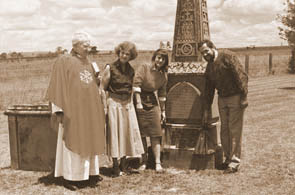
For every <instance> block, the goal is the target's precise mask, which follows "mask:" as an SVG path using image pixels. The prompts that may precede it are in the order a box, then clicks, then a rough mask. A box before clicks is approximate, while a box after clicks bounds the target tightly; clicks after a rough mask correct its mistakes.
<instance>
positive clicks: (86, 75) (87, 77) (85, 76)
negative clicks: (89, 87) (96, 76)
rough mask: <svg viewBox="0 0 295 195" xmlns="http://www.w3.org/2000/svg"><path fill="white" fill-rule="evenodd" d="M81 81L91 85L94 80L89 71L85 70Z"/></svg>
mask: <svg viewBox="0 0 295 195" xmlns="http://www.w3.org/2000/svg"><path fill="white" fill-rule="evenodd" d="M80 79H81V81H83V82H84V83H87V84H89V83H91V82H92V80H93V79H92V75H91V73H90V72H89V71H87V70H83V71H82V72H80Z"/></svg>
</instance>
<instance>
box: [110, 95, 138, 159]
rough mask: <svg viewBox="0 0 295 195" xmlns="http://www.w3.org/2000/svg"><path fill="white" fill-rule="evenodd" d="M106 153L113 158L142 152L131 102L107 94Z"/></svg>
mask: <svg viewBox="0 0 295 195" xmlns="http://www.w3.org/2000/svg"><path fill="white" fill-rule="evenodd" d="M107 104H108V129H107V132H108V133H107V139H108V140H107V141H108V154H109V156H110V157H113V158H121V157H123V156H130V157H138V156H140V155H141V154H143V153H144V149H143V145H142V141H141V136H140V131H139V127H138V122H137V117H136V113H135V108H134V105H133V102H132V101H131V100H130V98H129V99H127V100H122V99H120V98H116V97H112V96H109V97H108V99H107Z"/></svg>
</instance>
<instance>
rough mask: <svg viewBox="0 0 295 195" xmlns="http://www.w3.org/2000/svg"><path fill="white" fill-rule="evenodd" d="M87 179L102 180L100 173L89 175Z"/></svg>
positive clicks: (92, 180)
mask: <svg viewBox="0 0 295 195" xmlns="http://www.w3.org/2000/svg"><path fill="white" fill-rule="evenodd" d="M89 180H90V181H91V182H96V183H97V182H100V181H102V180H103V177H101V176H100V175H90V176H89Z"/></svg>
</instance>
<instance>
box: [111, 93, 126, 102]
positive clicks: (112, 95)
mask: <svg viewBox="0 0 295 195" xmlns="http://www.w3.org/2000/svg"><path fill="white" fill-rule="evenodd" d="M109 95H110V97H112V98H115V99H120V100H123V101H125V100H129V99H130V97H131V94H117V93H112V92H110V91H109Z"/></svg>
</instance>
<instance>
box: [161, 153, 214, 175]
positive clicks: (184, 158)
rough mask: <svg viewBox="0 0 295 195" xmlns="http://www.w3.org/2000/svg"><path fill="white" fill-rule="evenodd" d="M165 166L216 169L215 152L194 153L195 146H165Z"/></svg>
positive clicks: (163, 160) (163, 161)
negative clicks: (188, 147)
mask: <svg viewBox="0 0 295 195" xmlns="http://www.w3.org/2000/svg"><path fill="white" fill-rule="evenodd" d="M162 154H163V159H162V164H163V167H165V168H167V167H175V168H180V169H195V170H204V169H215V153H212V154H204V155H203V154H202V155H201V154H194V148H190V149H182V148H175V149H174V148H164V150H163V153H162Z"/></svg>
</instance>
